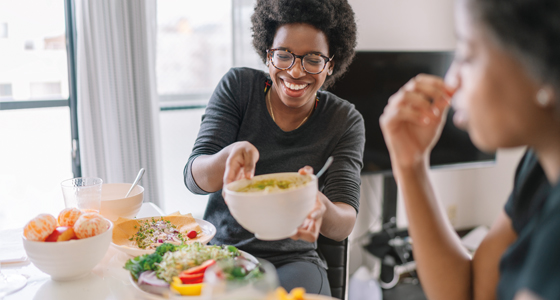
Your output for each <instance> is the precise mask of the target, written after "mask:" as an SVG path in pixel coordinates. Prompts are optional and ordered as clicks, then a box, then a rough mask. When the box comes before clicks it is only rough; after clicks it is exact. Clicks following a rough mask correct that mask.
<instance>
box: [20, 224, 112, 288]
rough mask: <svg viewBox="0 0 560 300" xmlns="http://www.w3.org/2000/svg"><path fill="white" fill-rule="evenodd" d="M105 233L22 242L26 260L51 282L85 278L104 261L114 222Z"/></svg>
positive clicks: (24, 239) (25, 240)
mask: <svg viewBox="0 0 560 300" xmlns="http://www.w3.org/2000/svg"><path fill="white" fill-rule="evenodd" d="M109 223H110V226H109V229H107V231H105V232H104V233H102V234H100V235H97V236H94V237H90V238H85V239H81V240H69V241H65V242H35V241H28V240H27V239H26V238H25V237H22V239H23V248H24V249H25V252H26V253H27V256H28V257H29V260H30V261H31V262H32V263H33V264H34V265H35V266H36V267H37V268H38V269H39V270H41V271H43V272H45V273H47V274H49V275H51V278H52V279H53V280H57V281H68V280H74V279H78V278H81V277H84V276H86V275H87V274H89V272H90V271H91V270H92V269H93V268H94V267H95V266H96V265H97V264H98V263H99V262H100V261H101V259H103V257H104V256H105V253H107V249H109V245H110V244H111V239H112V237H113V223H112V222H109Z"/></svg>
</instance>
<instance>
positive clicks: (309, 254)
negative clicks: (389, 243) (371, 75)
mask: <svg viewBox="0 0 560 300" xmlns="http://www.w3.org/2000/svg"><path fill="white" fill-rule="evenodd" d="M267 76H268V75H267V74H266V73H264V72H262V71H258V70H253V69H248V68H234V69H231V70H230V71H229V72H228V73H227V74H226V75H225V76H224V77H223V78H222V80H221V82H220V83H219V84H218V86H217V88H216V89H215V91H214V94H213V95H212V97H211V98H210V101H209V103H208V106H207V108H206V112H205V114H204V115H203V116H202V124H201V127H200V131H199V133H198V137H197V139H196V142H195V145H194V148H193V152H192V154H191V156H190V157H189V160H188V162H187V165H186V167H185V172H184V177H185V178H184V179H185V184H186V186H187V188H188V189H189V190H190V191H191V192H193V193H196V194H207V192H206V191H204V190H202V189H201V188H200V187H198V186H197V184H196V182H195V181H194V178H193V176H192V171H191V166H192V163H193V161H194V160H195V159H196V157H198V156H200V155H211V154H215V153H217V152H219V151H220V150H222V149H223V148H224V147H226V146H228V145H230V144H232V143H234V142H237V141H248V142H250V143H251V144H253V145H254V146H255V147H256V148H257V149H258V151H259V154H260V158H259V161H258V162H257V165H256V170H255V175H260V174H268V173H276V172H297V171H298V170H299V169H300V168H301V167H303V166H305V165H310V166H312V167H313V169H314V170H315V171H318V170H319V169H320V168H321V167H322V166H323V164H324V163H325V161H326V160H327V158H328V157H329V156H333V157H334V161H333V164H332V165H331V167H330V168H329V169H328V171H327V172H326V173H325V175H323V176H322V177H321V178H320V180H319V190H321V191H322V192H323V193H324V194H325V195H326V196H327V198H329V200H330V201H332V202H344V203H347V204H349V205H351V206H352V207H354V208H355V209H356V212H357V211H358V206H359V198H360V170H361V168H362V155H363V151H364V144H365V129H364V121H363V118H362V116H361V115H360V113H359V112H358V111H357V110H356V109H355V108H354V105H353V104H351V103H349V102H348V101H346V100H343V99H340V98H338V97H337V96H335V95H333V94H331V93H329V92H326V91H319V92H318V94H317V95H318V96H319V102H318V104H317V108H316V109H315V111H314V112H313V114H312V115H311V116H310V117H309V119H308V120H307V122H305V123H304V124H303V125H301V126H300V127H299V128H297V129H295V130H293V131H289V132H285V131H283V130H282V129H280V127H278V126H277V125H276V123H275V122H274V121H273V120H272V118H271V116H270V115H269V113H268V110H267V107H266V100H265V93H264V90H265V83H266V82H267V81H268V80H269V79H268V77H267ZM221 193H222V192H221V190H220V191H218V192H215V193H212V194H211V195H210V197H209V201H208V205H207V207H206V212H205V214H204V219H205V220H207V221H209V222H211V223H212V224H214V225H215V226H216V228H217V233H216V236H215V237H214V239H213V240H212V243H213V244H219V245H221V244H227V245H234V246H236V247H238V248H240V249H242V250H244V251H247V252H249V253H251V254H253V255H255V256H257V257H261V258H264V259H267V260H269V261H270V262H272V263H273V264H275V265H280V264H283V263H287V262H292V261H299V260H304V261H310V262H313V263H316V264H318V265H320V266H322V267H324V268H326V265H325V264H324V262H323V261H322V260H321V259H320V258H319V256H318V255H317V252H316V251H315V249H316V243H309V242H305V241H294V240H291V239H284V240H280V241H261V240H258V239H257V238H255V236H254V235H253V234H252V233H250V232H248V231H247V230H245V229H244V228H243V227H241V226H240V225H239V224H238V223H237V221H236V220H235V219H234V218H233V217H232V216H231V214H230V212H229V210H228V208H227V205H226V204H225V203H224V200H223V198H222V195H221Z"/></svg>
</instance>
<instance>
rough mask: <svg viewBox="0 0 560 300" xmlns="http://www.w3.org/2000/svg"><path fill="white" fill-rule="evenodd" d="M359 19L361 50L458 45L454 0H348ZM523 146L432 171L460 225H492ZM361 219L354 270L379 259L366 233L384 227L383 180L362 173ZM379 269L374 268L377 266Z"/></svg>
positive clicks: (401, 213)
mask: <svg viewBox="0 0 560 300" xmlns="http://www.w3.org/2000/svg"><path fill="white" fill-rule="evenodd" d="M349 2H350V4H351V5H352V7H353V9H354V12H355V13H356V19H357V23H358V34H359V36H358V48H357V49H358V50H361V51H391V50H395V51H397V50H398V51H422V50H426V51H429V50H453V49H454V47H455V38H454V27H453V26H454V25H453V1H451V0H392V1H386V0H367V1H366V0H349ZM522 153H523V149H513V150H500V151H498V153H497V160H496V163H495V164H494V165H493V166H489V167H484V168H477V169H455V170H453V169H446V170H444V169H441V170H432V171H431V172H430V177H431V179H432V182H433V184H434V190H435V194H436V196H437V197H438V200H439V201H440V202H441V203H442V205H443V207H444V209H445V210H446V211H448V213H450V214H451V217H452V224H453V225H454V227H455V228H456V229H463V228H468V227H473V226H477V225H487V226H490V225H491V224H492V222H493V221H494V219H495V218H496V216H497V214H498V213H499V212H500V210H502V209H503V205H504V203H505V201H506V200H507V196H508V194H509V191H510V190H511V187H512V185H513V175H514V171H515V167H516V165H517V162H518V161H519V158H520V157H521V155H522ZM362 182H363V183H362V197H361V200H360V201H361V204H360V205H361V206H360V213H359V215H358V221H357V223H356V226H355V228H354V231H353V232H352V234H351V236H350V243H351V250H350V251H351V256H350V271H351V272H353V271H355V270H356V269H357V268H358V267H359V266H360V265H367V266H369V267H370V268H375V259H373V257H372V256H371V255H369V254H366V252H365V251H363V250H362V248H361V247H360V245H362V244H364V243H367V234H366V233H367V232H368V231H375V230H379V229H380V214H381V195H382V180H381V177H380V176H378V175H370V176H363V177H362ZM399 202H401V203H399V205H398V208H397V225H398V226H399V227H406V226H407V224H408V222H407V220H406V212H405V210H404V206H403V205H402V199H400V196H399ZM374 271H375V270H374Z"/></svg>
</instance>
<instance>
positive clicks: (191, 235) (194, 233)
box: [187, 230, 198, 239]
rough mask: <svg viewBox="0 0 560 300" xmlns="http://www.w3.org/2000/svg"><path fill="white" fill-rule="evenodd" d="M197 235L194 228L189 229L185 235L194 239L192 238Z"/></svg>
mask: <svg viewBox="0 0 560 300" xmlns="http://www.w3.org/2000/svg"><path fill="white" fill-rule="evenodd" d="M197 235H198V234H197V233H196V231H194V230H191V231H189V232H188V233H187V237H188V238H189V239H194V238H196V236H197Z"/></svg>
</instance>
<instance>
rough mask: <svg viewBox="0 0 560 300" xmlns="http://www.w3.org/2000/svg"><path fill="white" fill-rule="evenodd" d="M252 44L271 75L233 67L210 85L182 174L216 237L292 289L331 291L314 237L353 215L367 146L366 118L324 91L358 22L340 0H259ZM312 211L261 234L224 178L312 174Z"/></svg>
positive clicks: (344, 59)
mask: <svg viewBox="0 0 560 300" xmlns="http://www.w3.org/2000/svg"><path fill="white" fill-rule="evenodd" d="M251 20H252V24H253V28H252V30H253V45H254V47H255V49H256V51H257V52H258V54H259V55H260V56H261V57H262V60H263V62H264V63H265V64H266V65H267V66H268V73H266V72H262V71H259V70H254V69H249V68H233V69H231V70H230V71H229V72H228V73H227V74H226V75H225V76H224V77H223V78H222V80H221V82H220V83H219V84H218V86H217V87H216V89H215V91H214V93H213V95H212V97H211V98H210V101H209V103H208V106H207V108H206V112H205V114H204V116H203V117H202V123H201V127H200V131H199V133H198V137H197V140H196V142H195V145H194V148H193V152H192V154H191V156H190V157H189V160H188V162H187V165H186V166H185V171H184V179H185V184H186V186H187V188H188V189H189V190H190V191H192V192H193V193H197V194H210V197H209V201H208V205H207V207H206V212H205V214H204V219H205V220H207V221H210V222H211V223H212V224H214V225H215V226H216V228H217V233H216V235H215V237H214V239H213V240H212V243H213V244H218V245H221V244H227V245H234V246H236V247H238V248H239V249H241V250H244V251H247V252H248V253H251V254H253V255H255V256H257V257H260V258H263V259H266V260H268V261H270V262H271V263H273V264H274V265H275V267H276V269H277V271H278V277H279V280H280V284H281V285H282V286H283V287H284V288H286V289H287V290H290V289H292V288H294V287H304V288H305V289H306V290H307V292H309V293H316V294H324V295H330V287H329V282H328V279H327V276H326V275H327V274H326V264H325V262H324V261H323V260H322V259H321V258H320V257H319V255H318V254H317V252H316V247H317V244H316V241H317V238H318V236H319V234H322V235H324V236H326V237H327V238H331V239H334V240H339V241H341V240H344V239H345V238H347V237H348V235H349V234H350V232H351V231H352V228H353V227H354V223H355V221H356V215H357V212H358V206H359V198H360V170H361V168H362V155H363V150H364V144H365V129H364V122H363V118H362V116H361V115H360V113H359V112H358V111H357V110H356V109H355V108H354V106H353V105H352V104H351V103H349V102H348V101H346V100H343V99H340V98H338V97H337V96H335V95H333V94H332V93H329V92H327V91H324V90H323V88H327V87H329V86H331V85H332V84H333V83H334V81H335V80H336V79H337V78H339V77H340V76H342V74H343V73H344V72H345V71H346V69H347V67H348V65H349V64H350V62H351V61H352V58H353V56H354V48H355V46H356V23H355V21H354V12H353V11H352V8H351V7H350V5H349V4H348V2H347V1H346V0H297V1H296V0H274V1H272V0H258V1H257V3H256V6H255V11H254V14H253V16H252V19H251ZM330 156H332V157H333V158H334V161H333V163H332V165H331V167H330V168H329V169H328V171H327V172H326V173H325V174H324V175H323V176H322V177H321V178H320V179H319V192H318V195H317V199H316V203H315V207H314V209H313V210H312V211H311V212H310V213H309V215H308V216H307V219H306V220H305V221H304V222H303V224H301V226H300V227H299V228H298V231H297V233H296V234H294V235H293V236H292V237H291V238H286V239H282V240H277V241H263V240H259V239H257V238H256V237H255V236H254V235H253V234H252V233H250V232H248V231H247V230H245V229H244V228H243V227H241V226H240V225H239V224H238V223H237V221H236V220H235V219H234V218H233V217H232V215H231V213H230V212H229V210H228V207H227V204H226V203H225V201H224V199H223V197H222V192H221V189H222V187H223V185H225V184H227V183H230V182H232V181H235V180H238V179H241V178H252V177H253V176H254V175H260V174H268V173H276V172H296V171H299V172H300V173H308V174H310V173H313V170H318V169H319V168H320V167H321V166H322V165H323V164H324V163H325V162H326V161H327V159H328V157H330Z"/></svg>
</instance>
